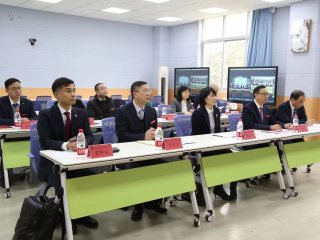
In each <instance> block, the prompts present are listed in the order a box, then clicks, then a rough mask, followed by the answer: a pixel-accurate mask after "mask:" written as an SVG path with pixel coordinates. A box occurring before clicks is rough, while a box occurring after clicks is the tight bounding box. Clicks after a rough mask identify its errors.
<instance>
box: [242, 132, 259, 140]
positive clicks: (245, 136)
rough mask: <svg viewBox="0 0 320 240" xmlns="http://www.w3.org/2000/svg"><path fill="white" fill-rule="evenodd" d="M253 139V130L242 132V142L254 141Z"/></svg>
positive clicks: (254, 136) (254, 135)
mask: <svg viewBox="0 0 320 240" xmlns="http://www.w3.org/2000/svg"><path fill="white" fill-rule="evenodd" d="M255 138H256V134H255V133H254V130H252V129H250V130H244V131H243V139H244V140H250V139H255Z"/></svg>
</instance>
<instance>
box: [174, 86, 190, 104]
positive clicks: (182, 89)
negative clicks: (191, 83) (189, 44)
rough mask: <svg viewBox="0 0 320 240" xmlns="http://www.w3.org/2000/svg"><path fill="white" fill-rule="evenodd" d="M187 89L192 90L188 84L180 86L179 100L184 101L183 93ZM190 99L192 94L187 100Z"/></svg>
mask: <svg viewBox="0 0 320 240" xmlns="http://www.w3.org/2000/svg"><path fill="white" fill-rule="evenodd" d="M186 90H189V92H191V90H190V88H189V87H187V86H184V85H182V86H180V87H179V89H178V92H177V100H178V101H179V102H181V101H182V93H183V92H184V91H186ZM189 99H190V96H189V98H188V99H187V102H188V101H189Z"/></svg>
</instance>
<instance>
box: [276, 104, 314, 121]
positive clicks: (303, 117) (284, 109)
mask: <svg viewBox="0 0 320 240" xmlns="http://www.w3.org/2000/svg"><path fill="white" fill-rule="evenodd" d="M296 112H297V115H298V118H299V124H303V123H306V122H307V120H308V118H307V114H306V110H305V108H304V106H302V107H301V108H298V109H297V110H296ZM276 120H278V121H280V122H283V123H292V111H291V106H290V101H286V102H284V103H282V104H281V105H280V106H279V107H278V110H277V112H276Z"/></svg>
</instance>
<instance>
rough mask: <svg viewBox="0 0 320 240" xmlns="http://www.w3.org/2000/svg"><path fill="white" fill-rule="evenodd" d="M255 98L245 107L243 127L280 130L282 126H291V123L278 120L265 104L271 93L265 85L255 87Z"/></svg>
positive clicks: (245, 128)
mask: <svg viewBox="0 0 320 240" xmlns="http://www.w3.org/2000/svg"><path fill="white" fill-rule="evenodd" d="M253 96H254V100H253V101H252V102H249V103H248V104H246V105H245V106H244V107H243V110H242V121H243V129H244V130H247V129H258V130H271V131H278V130H281V129H282V128H286V129H289V128H291V125H292V124H290V123H282V122H280V121H276V120H275V119H274V118H273V116H272V114H271V112H270V109H269V108H268V107H267V106H266V105H265V103H266V102H267V100H268V96H269V93H268V91H267V88H266V87H265V86H263V85H260V86H257V87H255V88H254V89H253Z"/></svg>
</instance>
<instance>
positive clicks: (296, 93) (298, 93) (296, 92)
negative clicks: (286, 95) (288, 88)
mask: <svg viewBox="0 0 320 240" xmlns="http://www.w3.org/2000/svg"><path fill="white" fill-rule="evenodd" d="M305 96H306V94H305V93H304V91H301V90H294V91H293V92H292V93H291V95H290V99H293V100H298V99H299V97H305Z"/></svg>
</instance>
